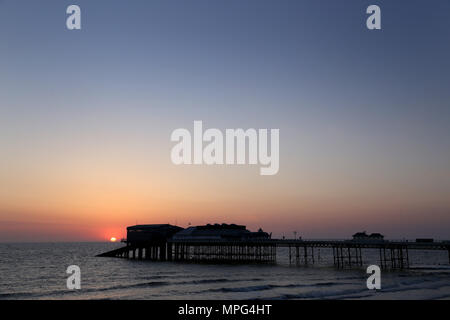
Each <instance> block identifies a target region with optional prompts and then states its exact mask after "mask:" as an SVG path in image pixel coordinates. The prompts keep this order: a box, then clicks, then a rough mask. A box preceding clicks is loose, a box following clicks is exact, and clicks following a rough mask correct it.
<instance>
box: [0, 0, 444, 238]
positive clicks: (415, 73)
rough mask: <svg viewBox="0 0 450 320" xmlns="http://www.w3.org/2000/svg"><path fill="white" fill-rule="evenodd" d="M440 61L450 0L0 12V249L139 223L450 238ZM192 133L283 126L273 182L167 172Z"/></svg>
mask: <svg viewBox="0 0 450 320" xmlns="http://www.w3.org/2000/svg"><path fill="white" fill-rule="evenodd" d="M70 4H77V5H79V6H80V7H81V10H82V30H80V31H69V30H67V29H66V25H65V19H66V17H67V15H66V13H65V11H66V8H67V6H68V5H70ZM370 4H377V5H379V6H380V7H381V10H382V30H381V31H369V30H367V29H366V27H365V20H366V17H367V15H366V14H365V10H366V8H367V6H369V5H370ZM449 57H450V2H449V1H448V0H432V1H425V0H422V1H411V0H409V1H400V0H397V1H363V0H355V1H348V0H345V1H335V0H326V1H325V0H322V1H317V0H292V1H290V0H277V1H275V0H273V1H263V0H227V1H225V0H220V1H219V0H187V1H181V0H178V1H174V0H164V1H162V0H161V1H159V0H151V1H147V0H146V1H138V0H131V1H125V0H121V1H111V0H109V1H100V0H95V1H94V0H90V1H86V0H71V1H63V0H57V1H56V0H55V1H47V0H42V1H22V0H9V1H8V0H0V241H78V240H80V241H81V240H83V241H84V240H86V241H88V240H105V239H109V237H112V236H115V237H121V236H124V235H125V227H126V226H128V225H133V224H135V223H136V222H137V223H140V224H143V223H172V224H178V225H180V226H183V227H186V226H187V225H188V223H191V224H192V225H197V224H204V223H215V222H220V223H221V222H227V223H238V224H245V225H247V226H248V227H249V228H250V229H252V230H254V229H256V228H259V227H262V228H263V229H264V230H266V231H269V232H273V233H274V235H275V236H281V235H282V234H284V235H286V236H287V237H291V236H292V234H293V233H292V232H293V231H294V230H295V231H297V233H298V235H301V236H303V237H304V238H345V237H349V236H350V235H351V234H353V233H354V232H356V231H362V230H367V231H368V232H381V233H383V234H385V235H386V236H387V237H389V238H403V237H405V238H414V237H435V238H440V239H448V238H450V124H449V122H450V59H449ZM194 120H202V121H203V124H204V126H205V127H207V128H211V127H213V128H219V129H222V130H224V129H225V128H245V129H246V128H279V129H280V171H279V173H278V174H277V175H275V176H260V175H259V166H211V167H208V166H175V165H173V164H172V162H171V161H170V150H171V148H172V146H173V145H174V143H172V142H170V134H171V132H172V131H173V130H174V129H176V128H187V129H189V130H192V126H193V121H194Z"/></svg>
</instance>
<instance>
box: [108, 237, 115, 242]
mask: <svg viewBox="0 0 450 320" xmlns="http://www.w3.org/2000/svg"><path fill="white" fill-rule="evenodd" d="M116 240H117V239H116V238H115V237H111V239H109V241H111V242H116Z"/></svg>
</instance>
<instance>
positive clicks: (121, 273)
mask: <svg viewBox="0 0 450 320" xmlns="http://www.w3.org/2000/svg"><path fill="white" fill-rule="evenodd" d="M120 246H122V244H120V243H86V242H83V243H3V244H0V299H2V300H3V299H27V300H28V299H32V300H38V299H45V300H51V299H57V300H61V299H63V300H66V299H68V300H70V299H95V300H97V299H101V300H103V299H164V300H166V299H169V300H174V299H188V300H198V299H206V300H209V299H220V300H227V299H237V300H247V299H270V300H272V299H275V300H285V299H450V267H449V260H448V259H449V257H448V252H446V251H420V252H419V251H417V252H414V251H413V250H411V251H410V260H411V268H410V269H408V270H403V271H385V270H382V271H381V289H380V290H369V289H368V288H367V278H368V277H369V276H370V274H367V272H366V271H367V270H366V268H367V266H368V265H369V264H377V259H376V257H377V253H376V252H363V258H364V265H363V266H362V267H354V268H346V269H338V268H336V267H334V266H333V258H332V254H331V253H330V252H329V251H327V250H325V249H323V250H322V252H318V255H317V257H316V261H315V264H314V265H308V266H305V265H296V264H290V263H289V258H288V257H289V254H288V253H287V250H286V249H283V248H279V249H278V251H277V255H278V257H277V263H276V264H270V265H268V264H245V265H239V264H198V263H181V262H158V261H147V260H127V259H121V258H106V257H96V255H97V254H100V253H103V252H105V251H109V250H112V249H115V248H118V247H120ZM71 265H77V266H79V268H80V275H81V288H80V289H79V290H70V289H68V288H67V278H68V277H69V276H70V274H68V273H66V271H67V268H68V267H69V266H71Z"/></svg>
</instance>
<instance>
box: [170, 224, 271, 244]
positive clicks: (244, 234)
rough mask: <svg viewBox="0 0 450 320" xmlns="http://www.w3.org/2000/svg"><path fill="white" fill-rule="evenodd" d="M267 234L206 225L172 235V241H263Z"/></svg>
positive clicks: (235, 227) (220, 225)
mask: <svg viewBox="0 0 450 320" xmlns="http://www.w3.org/2000/svg"><path fill="white" fill-rule="evenodd" d="M269 238H270V237H269V234H268V233H267V232H264V231H263V230H262V229H259V230H258V231H257V232H251V231H249V230H247V229H246V227H245V226H241V225H236V224H225V223H223V224H207V225H204V226H197V227H189V228H187V229H185V230H183V231H180V232H177V233H176V234H174V236H173V239H174V240H265V239H269Z"/></svg>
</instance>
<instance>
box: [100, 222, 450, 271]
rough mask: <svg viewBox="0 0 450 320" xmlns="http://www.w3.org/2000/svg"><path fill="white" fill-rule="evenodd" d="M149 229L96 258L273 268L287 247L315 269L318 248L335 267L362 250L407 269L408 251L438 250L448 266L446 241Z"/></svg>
mask: <svg viewBox="0 0 450 320" xmlns="http://www.w3.org/2000/svg"><path fill="white" fill-rule="evenodd" d="M151 226H152V227H150V225H148V226H134V227H129V228H128V237H129V238H127V240H126V241H125V243H126V246H125V247H122V248H119V249H116V250H112V251H109V252H105V253H103V254H100V255H98V256H101V257H120V258H126V259H138V260H152V261H173V262H209V263H277V257H279V255H278V256H277V249H278V248H286V249H287V250H285V254H287V255H288V257H285V258H286V259H287V260H288V261H289V264H296V265H314V264H316V263H317V262H318V260H320V249H328V250H331V251H332V256H333V264H334V266H336V267H337V268H346V267H358V266H363V265H364V263H365V258H367V257H365V256H364V251H367V249H372V250H376V251H377V260H378V265H379V266H380V267H381V268H383V269H407V268H409V267H410V251H411V250H441V251H447V252H448V262H449V264H450V243H449V242H434V241H432V242H411V241H409V242H408V241H386V240H376V241H366V240H355V239H354V240H301V239H292V240H286V239H270V238H269V236H268V235H267V233H265V232H263V231H262V230H260V231H258V232H253V233H251V232H249V231H248V230H246V229H245V227H243V226H236V225H232V226H228V225H216V226H215V227H211V226H210V225H208V226H209V227H208V226H204V227H195V228H197V229H192V228H188V229H185V230H183V229H182V228H178V227H175V226H170V225H156V226H158V227H153V226H155V225H151ZM130 228H131V229H130ZM133 228H134V229H133ZM180 229H181V231H179V230H180ZM189 229H191V230H189ZM211 230H213V231H214V232H213V233H211ZM133 232H136V234H137V235H138V238H136V237H135V236H134V234H133ZM217 234H219V235H220V236H217ZM211 235H214V236H211Z"/></svg>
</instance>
